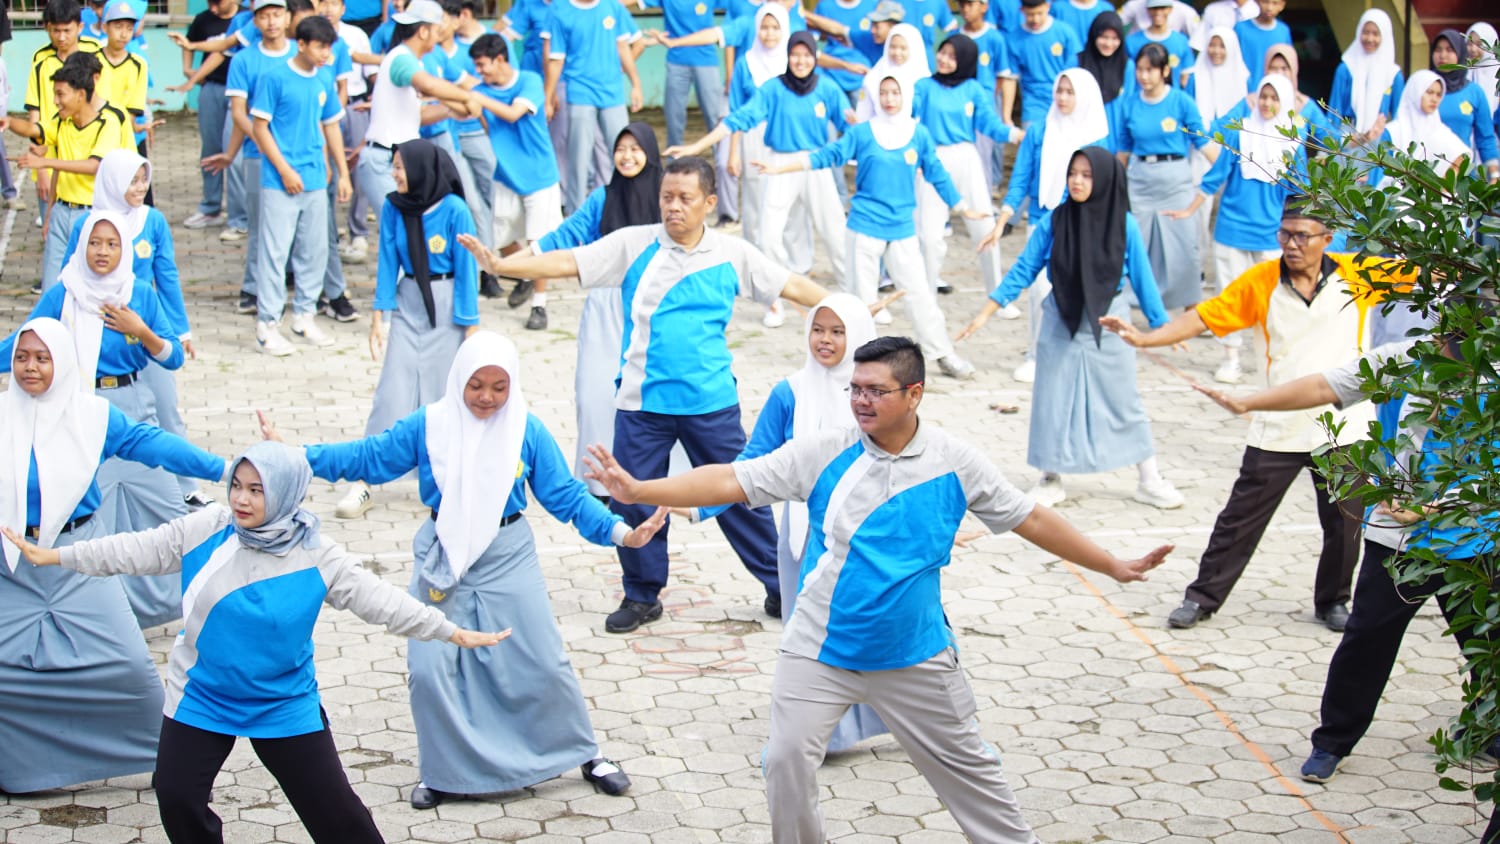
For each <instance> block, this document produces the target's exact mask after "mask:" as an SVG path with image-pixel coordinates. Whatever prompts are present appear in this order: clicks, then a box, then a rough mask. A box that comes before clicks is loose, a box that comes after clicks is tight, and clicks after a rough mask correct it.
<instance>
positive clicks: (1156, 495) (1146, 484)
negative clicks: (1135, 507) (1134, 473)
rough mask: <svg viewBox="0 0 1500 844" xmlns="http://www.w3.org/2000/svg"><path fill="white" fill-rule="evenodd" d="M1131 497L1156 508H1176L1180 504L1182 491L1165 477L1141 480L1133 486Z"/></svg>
mask: <svg viewBox="0 0 1500 844" xmlns="http://www.w3.org/2000/svg"><path fill="white" fill-rule="evenodd" d="M1131 497H1132V498H1134V499H1135V500H1136V501H1139V502H1141V503H1142V504H1150V505H1151V506H1152V507H1155V508H1157V509H1158V510H1176V509H1177V508H1178V507H1181V506H1182V493H1180V492H1178V491H1177V487H1175V486H1172V482H1171V481H1169V480H1167V479H1166V478H1157V479H1156V480H1154V481H1143V482H1141V484H1140V485H1139V486H1137V487H1136V488H1135V495H1133V496H1131Z"/></svg>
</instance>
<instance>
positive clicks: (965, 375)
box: [937, 352, 974, 381]
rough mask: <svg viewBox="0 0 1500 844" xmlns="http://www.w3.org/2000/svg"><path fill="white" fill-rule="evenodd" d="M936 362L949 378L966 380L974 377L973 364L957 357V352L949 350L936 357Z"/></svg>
mask: <svg viewBox="0 0 1500 844" xmlns="http://www.w3.org/2000/svg"><path fill="white" fill-rule="evenodd" d="M937 364H938V369H939V370H940V371H941V372H942V373H943V374H944V375H946V376H948V377H949V378H957V379H958V380H960V381H968V380H970V379H972V378H973V377H974V364H972V363H969V362H968V361H966V360H964V359H963V358H961V357H959V356H958V353H957V352H949V353H948V354H946V355H944V356H943V357H940V358H938V362H937Z"/></svg>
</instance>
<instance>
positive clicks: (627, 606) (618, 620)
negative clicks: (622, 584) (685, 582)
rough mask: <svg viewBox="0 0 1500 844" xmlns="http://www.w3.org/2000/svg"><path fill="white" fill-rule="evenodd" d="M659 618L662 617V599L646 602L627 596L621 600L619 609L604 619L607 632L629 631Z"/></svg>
mask: <svg viewBox="0 0 1500 844" xmlns="http://www.w3.org/2000/svg"><path fill="white" fill-rule="evenodd" d="M658 618H661V601H652V602H651V603H649V604H645V603H642V602H640V601H632V600H630V599H629V598H626V599H625V600H623V601H621V602H620V608H619V609H617V610H615V611H614V612H612V613H610V614H609V616H608V617H607V618H605V619H604V630H605V632H607V633H629V632H630V631H632V630H634V629H636V628H637V627H640V626H641V625H642V624H645V623H646V622H648V621H655V620H657V619H658Z"/></svg>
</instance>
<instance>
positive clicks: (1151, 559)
mask: <svg viewBox="0 0 1500 844" xmlns="http://www.w3.org/2000/svg"><path fill="white" fill-rule="evenodd" d="M1015 533H1016V535H1017V536H1019V537H1021V538H1022V539H1024V540H1026V541H1027V542H1030V543H1031V544H1032V545H1035V546H1036V547H1038V548H1040V549H1042V550H1043V551H1046V552H1047V553H1049V554H1054V555H1056V556H1058V557H1061V558H1062V559H1064V560H1067V561H1068V562H1070V563H1077V564H1078V565H1080V566H1083V567H1084V568H1086V569H1089V570H1090V571H1097V572H1099V573H1100V574H1107V575H1109V576H1110V577H1112V578H1114V579H1115V580H1117V581H1119V582H1121V583H1132V582H1134V581H1137V580H1145V579H1146V575H1147V573H1148V572H1150V571H1151V570H1152V569H1154V568H1156V567H1157V566H1159V565H1161V564H1162V563H1163V562H1165V561H1166V559H1167V555H1168V554H1170V553H1172V549H1173V548H1174V547H1175V546H1172V545H1162V546H1159V547H1157V548H1156V549H1154V550H1152V551H1151V552H1150V553H1148V554H1146V555H1145V556H1144V557H1138V558H1136V559H1134V560H1122V559H1120V558H1119V557H1116V556H1115V555H1114V554H1111V553H1109V552H1108V551H1106V550H1104V549H1103V548H1101V547H1099V545H1098V544H1096V543H1095V542H1094V541H1093V540H1092V539H1089V538H1088V537H1087V536H1084V535H1083V534H1082V533H1079V532H1078V529H1077V528H1075V527H1073V525H1072V524H1070V523H1069V522H1068V520H1067V519H1064V518H1063V517H1062V516H1059V515H1057V513H1056V512H1055V511H1053V510H1052V509H1051V508H1049V507H1043V506H1041V505H1037V506H1036V507H1035V508H1034V509H1033V510H1032V511H1031V515H1029V516H1027V517H1026V521H1024V522H1022V523H1021V524H1020V525H1018V526H1016V528H1015Z"/></svg>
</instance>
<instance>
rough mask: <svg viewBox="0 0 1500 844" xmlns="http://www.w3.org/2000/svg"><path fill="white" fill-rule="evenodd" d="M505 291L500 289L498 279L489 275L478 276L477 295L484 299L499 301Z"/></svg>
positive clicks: (481, 274)
mask: <svg viewBox="0 0 1500 844" xmlns="http://www.w3.org/2000/svg"><path fill="white" fill-rule="evenodd" d="M504 292H505V291H503V290H501V289H500V279H498V278H495V277H494V276H492V275H490V274H489V273H480V274H479V295H480V296H483V297H484V298H486V299H499V298H500V296H501V295H502V294H504Z"/></svg>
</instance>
